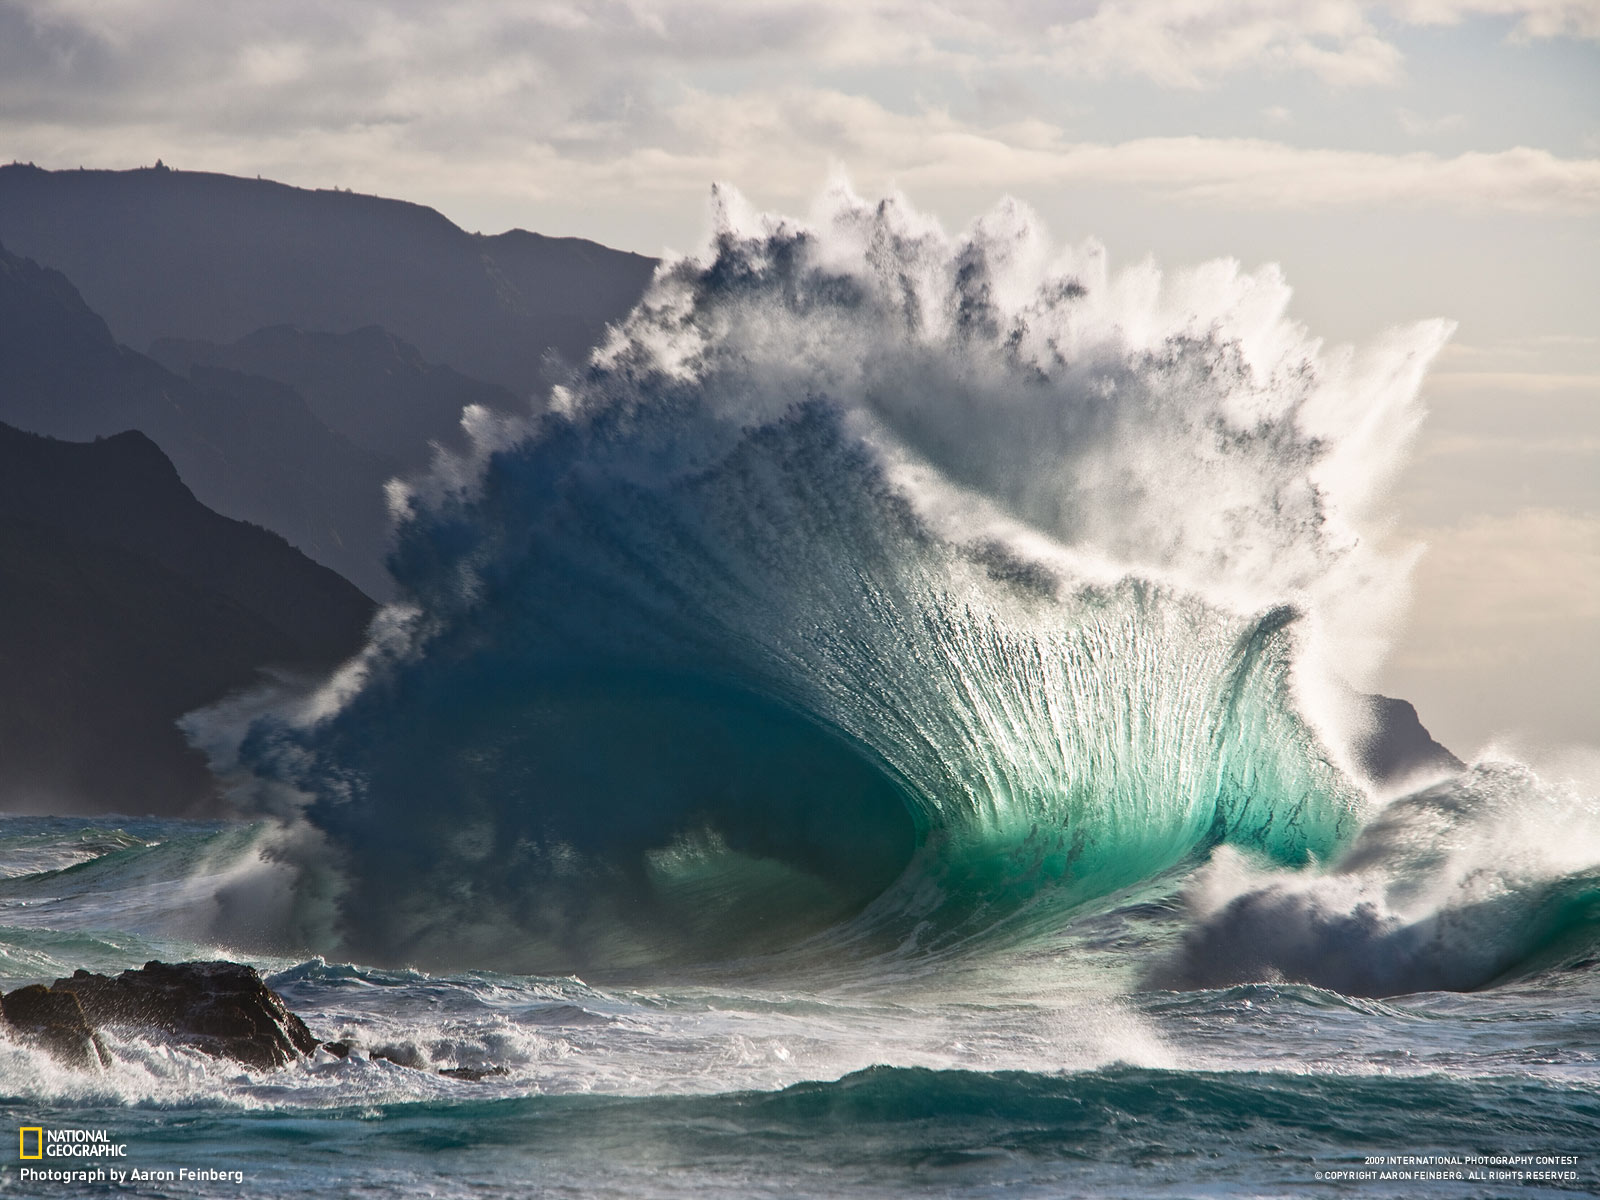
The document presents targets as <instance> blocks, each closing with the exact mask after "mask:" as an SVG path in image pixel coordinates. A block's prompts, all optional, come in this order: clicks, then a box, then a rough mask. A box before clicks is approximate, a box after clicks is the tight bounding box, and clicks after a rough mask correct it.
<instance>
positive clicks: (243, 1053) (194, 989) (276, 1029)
mask: <svg viewBox="0 0 1600 1200" xmlns="http://www.w3.org/2000/svg"><path fill="white" fill-rule="evenodd" d="M39 990H40V991H41V992H42V991H45V989H44V988H42V987H41V988H39ZM49 992H50V993H57V994H65V995H68V996H72V997H74V998H75V1002H76V1003H77V1004H78V1005H80V1006H81V1010H82V1015H83V1016H84V1017H85V1018H86V1020H87V1022H88V1023H89V1025H90V1026H92V1027H94V1028H104V1029H118V1030H127V1031H128V1032H131V1033H141V1034H146V1035H149V1034H156V1035H160V1036H164V1037H166V1038H168V1039H170V1040H172V1041H174V1042H177V1043H180V1044H182V1045H185V1046H193V1047H194V1048H195V1049H197V1050H201V1051H204V1052H205V1053H207V1054H210V1055H214V1056H215V1057H217V1058H229V1059H233V1060H235V1061H237V1062H240V1063H243V1064H245V1065H246V1066H249V1067H255V1068H257V1069H260V1070H270V1069H271V1068H274V1067H281V1066H285V1065H286V1064H288V1063H290V1062H293V1061H294V1060H295V1059H296V1058H298V1057H299V1056H300V1055H302V1054H309V1053H311V1052H312V1051H313V1050H315V1049H316V1048H317V1039H316V1038H314V1037H312V1036H311V1033H310V1031H309V1030H307V1029H306V1026H305V1022H303V1021H301V1020H300V1018H299V1017H297V1016H295V1015H294V1013H292V1012H290V1011H289V1009H288V1007H287V1006H286V1005H285V1004H284V1002H283V997H282V996H280V995H278V993H276V992H274V991H273V990H272V989H270V988H269V987H267V985H266V984H264V983H263V982H262V981H261V976H260V975H259V974H257V973H256V969H255V968H254V967H248V966H244V965H243V964H240V963H232V962H189V963H162V962H149V963H146V964H145V965H144V967H143V968H142V969H140V970H136V971H134V970H130V971H124V972H123V973H122V974H121V975H118V976H116V977H115V978H110V977H108V976H105V975H95V974H91V973H90V972H88V971H83V970H79V971H75V972H73V974H72V976H71V978H69V979H58V980H56V982H55V984H54V986H53V987H51V988H50V989H49Z"/></svg>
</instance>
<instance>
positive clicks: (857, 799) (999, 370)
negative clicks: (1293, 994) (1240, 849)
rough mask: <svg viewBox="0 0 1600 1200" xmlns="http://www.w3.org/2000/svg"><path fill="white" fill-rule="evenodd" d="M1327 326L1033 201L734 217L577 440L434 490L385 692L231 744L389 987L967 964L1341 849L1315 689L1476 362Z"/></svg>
mask: <svg viewBox="0 0 1600 1200" xmlns="http://www.w3.org/2000/svg"><path fill="white" fill-rule="evenodd" d="M1288 300H1289V291H1288V288H1287V287H1286V286H1285V284H1284V282H1283V280H1282V279H1281V277H1280V276H1279V274H1278V272H1277V271H1276V269H1274V268H1265V269H1263V270H1260V271H1258V272H1255V273H1247V272H1244V271H1242V270H1241V269H1240V268H1239V266H1238V264H1236V263H1232V262H1216V263H1209V264H1206V265H1204V266H1201V267H1198V268H1196V269H1194V270H1191V271H1187V272H1181V273H1178V274H1176V275H1173V276H1170V277H1168V276H1163V275H1162V274H1161V273H1160V272H1158V271H1157V270H1156V269H1155V267H1154V266H1152V265H1150V264H1148V263H1146V264H1141V265H1138V266H1135V267H1132V268H1130V269H1127V270H1124V271H1122V272H1120V273H1115V274H1113V273H1112V272H1111V271H1110V270H1109V269H1108V267H1107V263H1106V256H1105V253H1104V251H1103V250H1102V249H1101V248H1100V247H1099V246H1097V245H1095V244H1093V243H1090V244H1086V245H1084V246H1081V247H1078V248H1075V249H1070V250H1067V251H1065V252H1060V253H1057V252H1055V251H1053V250H1052V249H1051V247H1050V246H1049V245H1048V243H1047V241H1046V239H1045V236H1044V234H1043V233H1042V231H1041V230H1040V229H1039V227H1038V225H1037V223H1036V222H1035V220H1034V219H1033V218H1032V217H1031V216H1030V215H1029V214H1028V213H1027V212H1026V211H1024V210H1023V209H1021V208H1020V207H1019V206H1017V205H1015V204H1013V203H1007V204H1003V205H1002V206H1000V207H999V208H997V209H996V210H995V211H994V212H993V213H991V214H990V215H989V216H987V217H985V218H983V219H982V220H980V221H979V222H977V223H976V224H975V225H973V226H972V227H971V228H970V229H969V230H967V231H966V232H965V233H963V234H961V235H960V236H955V237H952V236H949V235H947V234H946V233H944V232H943V231H942V230H941V229H940V228H939V227H938V226H937V225H936V224H934V223H933V222H931V221H929V220H927V219H926V218H923V217H921V216H919V215H918V214H916V213H915V212H913V211H911V210H910V209H909V208H908V206H906V205H905V204H904V203H903V202H901V201H899V200H896V199H890V200H885V201H882V202H880V203H876V204H872V203H867V202H865V201H863V200H861V199H859V198H857V197H856V196H854V195H852V194H850V193H849V192H848V191H847V190H844V189H836V190H835V191H834V192H833V193H831V194H830V195H829V196H828V197H827V199H826V200H825V202H824V203H823V204H822V206H821V208H820V209H819V216H818V217H817V219H816V220H815V221H814V222H813V223H812V224H810V225H805V224H800V223H796V222H792V221H788V220H784V219H779V218H772V217H765V216H760V215H756V214H752V213H749V212H747V211H746V210H745V209H744V207H743V205H742V202H740V201H739V200H738V198H737V197H734V196H731V195H729V194H727V193H721V194H720V195H719V207H718V213H717V225H716V232H715V235H714V237H713V240H712V243H711V245H710V247H709V248H708V249H707V250H706V252H705V253H703V254H702V255H700V256H699V257H693V258H684V259H680V260H677V261H673V262H669V263H666V264H664V265H663V266H662V268H661V269H660V270H659V271H658V274H657V277H656V280H655V282H654V284H653V286H652V287H651V289H650V290H649V292H648V293H647V295H646V297H645V298H644V300H643V302H642V303H641V304H640V306H639V307H638V309H637V310H636V311H635V312H634V313H633V314H632V315H631V316H630V317H629V318H628V319H627V321H626V322H625V323H624V324H623V325H622V326H621V327H620V328H618V329H616V330H614V331H613V334H612V336H611V337H610V340H609V341H608V343H607V344H606V345H605V346H603V347H602V348H601V349H600V350H599V351H597V352H596V354H595V355H594V356H593V357H592V359H591V360H590V362H589V363H587V364H586V365H585V366H584V367H583V368H581V369H579V370H577V371H575V372H573V374H572V375H571V377H570V378H569V379H567V380H566V381H565V383H563V384H562V385H561V386H559V387H556V388H555V389H553V391H552V394H551V397H550V398H549V402H548V404H547V405H545V406H543V407H542V408H541V410H540V411H538V412H536V413H533V414H531V415H530V416H529V417H528V418H527V419H526V420H523V421H506V420H504V419H491V418H490V417H489V416H487V415H486V414H484V413H481V412H474V411H470V410H469V412H468V413H467V414H466V417H465V420H464V423H465V425H466V428H467V429H468V432H469V433H470V434H471V435H472V437H473V442H474V450H473V451H472V452H471V453H470V454H468V455H465V456H459V457H448V456H447V457H442V458H441V460H440V461H439V463H438V465H437V467H436V469H435V470H434V471H433V473H432V474H431V475H430V476H428V477H426V478H423V479H421V480H417V481H412V482H411V483H409V484H405V485H400V484H397V485H395V487H394V490H393V495H392V500H393V504H394V507H395V511H396V515H397V520H398V535H397V543H396V548H395V551H394V554H393V556H392V559H391V570H392V572H393V574H394V576H395V579H396V582H397V587H398V590H399V593H400V595H401V597H402V600H401V601H400V602H399V603H397V604H396V605H395V606H392V607H391V608H390V609H389V610H388V611H387V612H386V613H385V614H383V616H382V617H381V618H380V620H379V622H378V623H377V624H376V625H375V627H374V628H375V632H374V635H373V639H372V643H371V645H370V646H369V648H368V650H367V652H366V653H365V654H364V655H363V656H362V658H361V659H360V660H358V661H357V662H355V663H353V664H351V665H350V666H349V667H347V668H346V669H345V670H344V671H343V672H342V673H341V674H340V675H339V676H338V677H337V678H336V679H335V680H333V681H331V682H330V683H329V684H328V685H326V686H325V687H324V688H323V689H321V690H320V691H319V692H317V693H316V694H315V695H312V696H309V697H299V698H293V699H282V698H278V699H275V700H274V701H273V702H271V703H268V704H255V705H246V706H242V707H235V708H233V709H221V710H217V711H216V712H213V713H210V714H204V715H202V716H200V717H198V718H195V719H194V720H192V721H191V730H192V733H193V735H194V736H195V737H196V739H197V740H199V741H201V742H203V743H205V744H207V745H208V746H209V747H210V748H211V749H212V751H213V754H214V760H215V761H216V762H217V764H218V766H219V769H223V770H228V771H231V772H232V773H233V775H234V777H235V779H236V780H242V783H241V784H240V791H241V794H242V795H248V796H250V797H252V798H253V799H252V800H251V801H250V802H252V803H255V804H256V805H258V806H266V807H270V808H273V809H275V810H276V811H280V812H282V811H285V810H287V811H289V812H290V813H291V814H292V815H293V816H294V818H295V819H296V820H298V821H301V822H303V823H305V824H306V825H307V826H309V827H310V828H312V829H314V830H315V831H317V832H318V834H319V835H320V842H321V845H322V851H321V858H320V862H319V863H318V864H310V863H308V864H307V869H308V870H310V869H313V867H316V868H317V869H320V870H323V871H325V872H327V873H328V877H330V878H332V879H333V880H335V881H336V884H335V886H336V892H337V895H336V900H335V914H336V915H335V917H334V926H335V928H334V929H333V930H332V931H330V933H329V936H330V937H336V938H337V939H338V940H339V942H340V943H341V947H342V951H341V952H344V953H350V954H354V955H356V956H358V957H361V958H363V959H365V960H367V961H375V962H393V961H407V962H415V963H423V964H433V965H494V966H499V967H510V968H522V969H538V970H545V971H549V970H562V969H571V968H574V967H580V966H583V967H587V966H592V965H609V966H626V965H629V964H637V963H642V962H648V961H661V960H669V961H672V960H677V961H684V960H703V959H706V958H711V957H721V956H726V955H730V954H746V953H752V952H758V951H763V950H771V949H774V948H777V947H781V946H787V945H792V944H794V943H796V942H797V941H801V940H803V939H805V938H807V937H810V936H814V935H817V934H818V933H820V932H821V931H823V930H827V929H830V928H835V929H836V934H837V936H838V937H843V936H848V937H852V938H859V937H866V938H867V939H868V940H869V941H870V942H871V943H872V944H874V945H881V946H894V945H900V946H904V945H909V944H912V943H915V944H917V945H919V946H929V945H937V944H942V943H948V942H949V941H951V940H953V939H956V938H959V937H966V936H967V935H969V934H971V933H974V932H981V931H982V930H984V929H987V928H989V927H991V926H992V925H994V924H995V923H996V922H1001V921H1004V920H1007V919H1011V918H1012V917H1014V916H1015V915H1016V914H1018V913H1022V912H1031V913H1034V914H1035V915H1037V914H1040V913H1044V914H1046V915H1047V916H1048V914H1051V913H1059V912H1061V911H1063V910H1064V909H1065V908H1068V907H1070V906H1072V905H1074V904H1077V903H1080V902H1082V901H1083V900H1085V899H1088V898H1091V897H1094V896H1099V895H1103V894H1106V893H1108V892H1110V891H1112V890H1114V889H1116V888H1119V887H1122V886H1125V885H1128V884H1131V883H1135V882H1137V881H1139V880H1141V879H1145V878H1147V877H1149V876H1151V875H1153V874H1156V873H1158V872H1160V871H1163V870H1166V869H1168V868H1170V867H1172V866H1173V865H1175V864H1178V863H1181V862H1184V861H1186V860H1190V859H1194V858H1196V857H1197V856H1199V855H1202V854H1203V853H1204V852H1205V851H1207V850H1208V849H1210V848H1211V847H1213V846H1216V845H1219V844H1223V843H1230V844H1236V845H1241V846H1245V847H1248V848H1249V849H1250V850H1251V851H1252V852H1254V853H1257V854H1260V855H1263V856H1265V857H1266V858H1268V859H1269V860H1271V861H1275V862H1279V863H1289V864H1292V863H1302V862H1306V861H1308V860H1309V859H1310V858H1312V857H1317V858H1322V859H1326V858H1327V857H1329V856H1330V855H1332V854H1333V853H1334V852H1335V851H1336V850H1337V848H1338V847H1339V846H1341V845H1342V844H1344V843H1345V842H1346V841H1347V840H1348V838H1349V837H1350V835H1351V834H1352V833H1353V832H1354V830H1355V828H1356V826H1357V824H1358V822H1359V816H1360V813H1361V810H1362V806H1363V803H1364V801H1363V797H1362V794H1361V792H1360V790H1359V789H1358V788H1357V786H1356V785H1355V784H1353V783H1352V782H1350V780H1349V778H1348V777H1347V774H1346V771H1345V769H1344V768H1345V766H1346V764H1347V762H1348V756H1347V753H1346V751H1345V749H1344V746H1343V741H1342V738H1341V736H1340V729H1339V725H1338V722H1337V720H1336V719H1335V715H1336V714H1334V713H1333V711H1332V710H1331V709H1330V708H1328V707H1327V706H1323V705H1320V704H1319V697H1320V696H1321V692H1320V691H1319V687H1320V684H1321V681H1322V680H1323V679H1324V678H1325V676H1326V672H1325V670H1324V669H1323V667H1322V666H1321V665H1320V664H1321V663H1322V662H1323V661H1324V660H1325V659H1326V657H1327V655H1328V653H1329V650H1328V648H1329V647H1332V648H1335V649H1336V651H1337V654H1338V656H1339V658H1340V662H1341V665H1342V666H1343V667H1344V668H1345V669H1347V670H1349V671H1353V672H1357V673H1359V672H1360V671H1361V670H1362V669H1363V668H1364V667H1365V666H1366V665H1370V664H1371V663H1372V662H1373V661H1375V658H1376V655H1377V654H1378V653H1379V651H1380V649H1381V645H1382V630H1383V628H1384V624H1385V619H1386V618H1387V616H1388V615H1389V614H1390V613H1391V612H1392V610H1393V605H1394V604H1395V603H1396V602H1397V601H1398V599H1399V598H1400V596H1401V595H1402V592H1403V586H1404V575H1405V570H1406V566H1407V564H1406V562H1404V561H1395V560H1392V559H1389V558H1385V557H1384V556H1383V555H1382V554H1380V553H1378V552H1377V551H1376V550H1375V549H1373V548H1372V546H1371V545H1370V544H1369V543H1368V542H1366V541H1364V540H1363V539H1362V538H1361V537H1360V536H1359V533H1358V528H1359V522H1360V520H1361V518H1362V514H1363V511H1364V510H1365V508H1366V506H1367V505H1368V504H1369V503H1370V501H1371V499H1372V497H1373V496H1374V494H1375V493H1376V491H1377V489H1379V488H1380V487H1381V486H1382V485H1383V483H1384V482H1385V480H1386V479H1387V477H1388V475H1389V473H1390V472H1391V471H1392V470H1393V469H1394V467H1395V465H1396V464H1397V462H1398V456H1399V455H1400V454H1401V453H1403V449H1404V446H1405V443H1406V442H1407V440H1408V438H1409V436H1410V435H1411V433H1412V432H1413V431H1414V429H1415V428H1416V425H1417V423H1418V421H1419V420H1420V409H1419V408H1418V405H1417V399H1416V393H1417V387H1418V384H1419V381H1420V379H1421V376H1422V373H1423V371H1424V370H1425V368H1426V366H1427V364H1428V362H1429V361H1430V359H1431V357H1432V356H1433V354H1434V353H1435V352H1436V351H1437V349H1438V348H1439V346H1440V345H1441V344H1442V341H1443V339H1444V337H1445V336H1447V334H1448V326H1447V325H1445V324H1444V323H1442V322H1433V323H1427V324H1423V325H1419V326H1417V327H1415V328H1413V329H1410V330H1405V331H1397V332H1395V333H1393V334H1391V335H1389V336H1388V337H1387V338H1386V339H1384V340H1383V341H1382V343H1381V344H1379V345H1377V346H1375V347H1373V348H1371V349H1369V350H1366V351H1363V352H1359V353H1358V352H1356V351H1353V350H1350V349H1338V350H1333V351H1329V350H1327V349H1325V348H1324V347H1323V346H1322V345H1321V344H1320V343H1319V342H1318V341H1316V340H1315V339H1313V338H1311V337H1310V336H1309V335H1308V334H1307V333H1306V331H1305V330H1304V329H1303V328H1302V327H1301V326H1299V325H1298V324H1296V323H1295V322H1293V321H1291V320H1290V319H1288V317H1287V316H1286V310H1287V304H1288ZM841 922H843V923H844V924H843V926H842V927H841V926H840V923H841ZM840 928H842V930H843V932H838V930H839V929H840ZM836 940H837V939H836Z"/></svg>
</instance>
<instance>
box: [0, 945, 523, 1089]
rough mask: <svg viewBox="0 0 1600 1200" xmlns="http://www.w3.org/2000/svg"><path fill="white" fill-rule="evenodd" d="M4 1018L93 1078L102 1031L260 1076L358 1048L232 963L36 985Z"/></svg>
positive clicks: (413, 1060)
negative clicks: (322, 1036) (327, 1032)
mask: <svg viewBox="0 0 1600 1200" xmlns="http://www.w3.org/2000/svg"><path fill="white" fill-rule="evenodd" d="M0 1018H3V1020H0V1025H6V1026H9V1028H10V1031H11V1032H12V1034H13V1035H14V1036H16V1037H19V1038H22V1039H24V1040H26V1041H28V1042H31V1043H32V1044H34V1045H37V1046H40V1047H42V1048H44V1049H45V1050H48V1051H49V1052H50V1053H51V1054H53V1055H54V1056H55V1057H56V1058H58V1059H60V1060H61V1061H62V1062H64V1063H66V1064H67V1065H69V1066H73V1067H80V1068H91V1069H95V1068H99V1067H103V1066H110V1065H111V1053H110V1051H109V1050H108V1049H107V1048H106V1045H105V1041H104V1039H103V1038H102V1037H101V1036H100V1030H103V1029H104V1030H111V1031H114V1032H117V1033H126V1034H132V1035H135V1036H139V1037H146V1038H151V1037H153V1038H159V1039H162V1040H165V1041H168V1042H172V1043H174V1044H176V1045H180V1046H188V1047H191V1048H193V1049H196V1050H200V1051H202V1052H203V1053H206V1054H209V1055H211V1056H212V1057H214V1058H224V1059H229V1060H231V1061H234V1062H239V1063H243V1064H244V1065H245V1066H247V1067H251V1068H253V1069H255V1070H259V1071H270V1070H275V1069H276V1068H278V1067H284V1066H287V1065H289V1064H290V1063H292V1062H294V1061H295V1060H297V1059H298V1058H300V1057H301V1056H303V1055H307V1054H311V1053H313V1052H314V1051H315V1050H316V1049H317V1048H318V1047H319V1046H320V1047H321V1048H322V1049H324V1050H326V1051H327V1052H328V1053H329V1054H331V1055H333V1056H334V1057H335V1058H349V1057H350V1055H351V1054H352V1053H353V1052H354V1051H355V1049H356V1046H355V1044H354V1043H353V1042H351V1041H349V1040H341V1041H331V1042H322V1041H319V1040H318V1039H317V1038H315V1037H313V1036H312V1034H311V1031H310V1030H309V1029H307V1028H306V1025H305V1022H304V1021H302V1020H301V1019H300V1018H299V1017H298V1016H296V1015H295V1014H294V1013H292V1012H290V1011H289V1007H288V1005H286V1004H285V1003H284V1000H283V997H282V996H280V995H278V993H277V992H275V991H273V990H272V989H271V988H269V987H268V986H267V985H266V983H264V982H263V981H262V978H261V976H260V974H258V973H257V971H256V969H255V968H254V967H250V966H245V965H244V964H242V963H235V962H226V961H215V962H184V963H163V962H147V963H145V965H144V966H143V967H140V968H139V969H137V970H128V971H124V972H122V974H120V975H116V976H109V975H96V974H94V973H92V972H90V971H84V970H78V971H74V972H73V973H72V975H71V976H70V977H68V978H66V979H58V980H56V981H55V983H53V984H51V985H50V986H49V987H46V986H45V985H44V984H42V983H36V984H32V985H30V986H28V987H23V988H18V989H17V990H16V991H14V992H10V993H8V994H7V995H5V996H4V997H3V998H0ZM367 1057H368V1058H370V1059H374V1060H377V1059H383V1060H386V1061H389V1062H392V1063H395V1064H397V1065H398V1066H402V1067H407V1068H409V1069H411V1070H415V1071H428V1072H430V1073H433V1074H438V1075H443V1076H446V1077H448V1078H450V1079H461V1080H466V1081H468V1082H472V1083H477V1082H481V1081H482V1080H484V1079H490V1078H495V1077H498V1076H502V1075H506V1074H509V1072H508V1071H507V1070H506V1068H505V1067H502V1066H496V1065H488V1064H484V1065H477V1066H455V1067H443V1068H440V1069H438V1070H434V1068H433V1066H432V1065H431V1063H430V1062H429V1060H428V1058H427V1055H426V1054H424V1053H423V1051H422V1050H421V1049H420V1048H418V1047H417V1046H415V1045H413V1044H412V1043H409V1042H405V1043H398V1044H392V1045H382V1046H377V1047H374V1048H373V1049H372V1050H370V1051H369V1052H368V1054H367Z"/></svg>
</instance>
